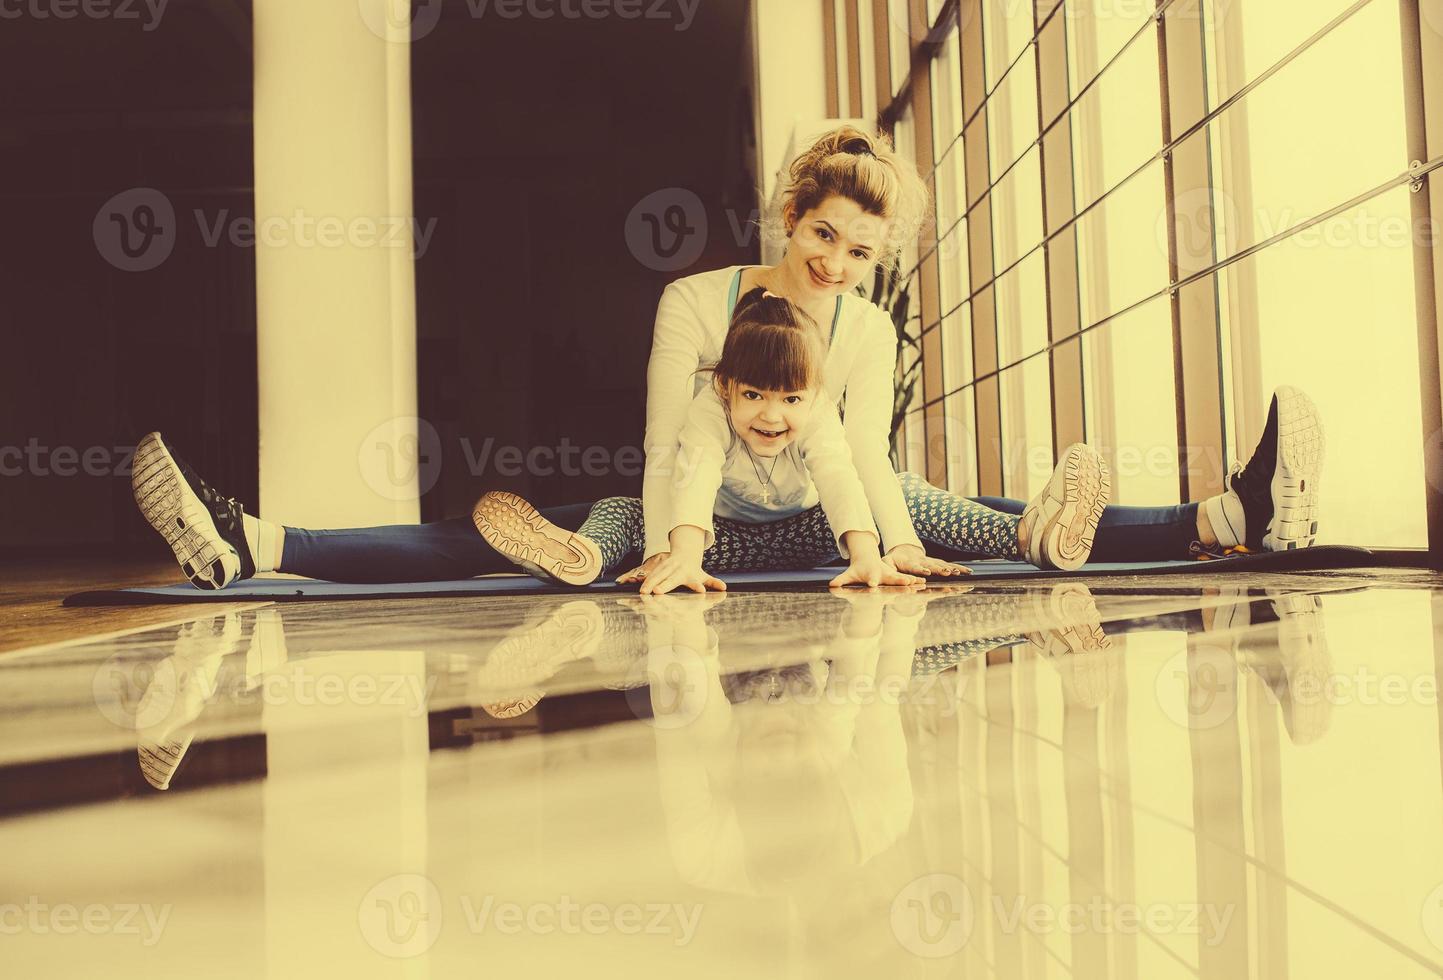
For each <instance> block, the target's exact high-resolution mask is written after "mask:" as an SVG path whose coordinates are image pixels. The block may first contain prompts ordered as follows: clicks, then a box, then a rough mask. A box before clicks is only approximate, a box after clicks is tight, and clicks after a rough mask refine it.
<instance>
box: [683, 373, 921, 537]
mask: <svg viewBox="0 0 1443 980" xmlns="http://www.w3.org/2000/svg"><path fill="white" fill-rule="evenodd" d="M816 396H817V403H816V404H815V405H813V406H812V412H811V416H810V418H809V419H808V421H807V424H806V427H805V428H804V429H803V430H802V431H801V432H800V433H798V434H797V438H796V440H795V441H794V442H792V444H791V445H789V446H787V448H786V449H784V450H782V452H781V453H780V454H779V455H777V456H775V457H772V458H770V459H766V458H761V457H758V456H756V455H754V454H753V453H751V452H749V451H748V449H747V446H746V444H745V443H743V442H742V441H741V440H740V439H738V438H737V436H736V433H735V432H734V431H733V430H732V424H731V420H730V419H729V418H728V416H727V410H726V405H725V404H724V403H723V402H722V399H721V396H720V395H719V394H718V393H717V390H716V387H715V386H714V385H712V384H710V383H708V384H707V385H706V387H705V388H703V389H702V390H701V391H700V392H699V393H698V394H697V396H696V398H694V399H693V400H692V403H691V406H690V407H689V408H688V409H687V412H686V423H685V424H684V425H683V426H682V429H681V432H680V433H679V434H678V436H677V443H678V458H677V465H676V468H675V470H676V472H675V477H674V479H673V481H672V484H671V504H672V515H673V516H672V519H671V521H670V523H669V524H668V525H667V528H666V533H667V535H668V536H669V535H670V534H671V531H672V529H673V528H677V527H681V526H682V525H690V526H692V527H699V528H701V529H702V530H703V531H705V532H706V545H705V547H708V548H710V547H711V545H712V542H713V541H715V540H716V535H715V533H714V529H713V524H712V515H713V514H714V513H715V514H718V515H720V516H722V517H726V518H730V519H731V520H736V521H745V522H747V523H748V524H765V523H769V522H771V521H779V520H782V519H783V518H786V517H792V516H793V515H796V514H800V513H801V512H802V511H804V510H809V509H810V508H812V507H815V506H817V504H818V503H819V502H820V503H821V505H822V512H823V513H825V514H826V515H827V523H828V524H830V525H831V526H832V534H833V535H834V536H835V537H836V539H837V550H838V552H839V553H840V554H841V556H842V557H843V558H848V559H850V558H851V556H850V555H849V554H848V553H847V547H846V544H845V543H844V542H843V535H845V534H846V533H847V532H848V531H865V532H866V533H868V534H872V535H875V534H876V533H877V531H876V525H875V524H874V523H873V521H872V509H871V507H869V506H868V504H867V494H866V492H865V491H864V490H863V489H862V482H861V480H860V479H858V477H857V471H856V468H855V467H854V466H853V465H852V450H851V449H850V448H849V447H848V445H847V436H846V433H845V431H844V430H843V428H842V420H841V419H840V418H839V417H838V416H837V410H836V408H834V407H833V406H832V403H831V402H829V401H827V396H826V395H824V394H823V393H822V392H821V391H818V392H816ZM893 482H894V483H895V482H896V481H895V479H894V480H893Z"/></svg>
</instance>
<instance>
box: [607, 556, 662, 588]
mask: <svg viewBox="0 0 1443 980" xmlns="http://www.w3.org/2000/svg"><path fill="white" fill-rule="evenodd" d="M670 556H671V552H669V551H658V552H657V553H656V554H654V555H652V556H651V557H650V558H648V559H647V560H646V561H644V562H642V563H641V564H640V565H637V566H636V567H635V568H633V569H632V570H631V571H629V572H627V573H626V574H625V575H618V576H617V578H616V584H617V585H634V584H635V583H637V582H641V581H644V580H645V579H646V577H647V576H648V575H650V574H651V573H652V572H654V571H655V570H656V566H658V565H660V564H661V563H662V562H664V561H666V559H667V558H668V557H670Z"/></svg>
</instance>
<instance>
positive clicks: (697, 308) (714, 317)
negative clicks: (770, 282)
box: [642, 266, 921, 557]
mask: <svg viewBox="0 0 1443 980" xmlns="http://www.w3.org/2000/svg"><path fill="white" fill-rule="evenodd" d="M743 268H745V267H744V266H731V267H730V268H726V269H717V270H715V271H713V272H703V273H699V274H698V275H694V276H687V277H686V278H684V279H678V280H677V281H676V282H673V283H672V284H671V285H669V286H667V287H666V290H665V292H663V293H662V297H661V302H660V303H659V304H658V305H657V308H656V326H655V328H654V329H653V332H652V343H651V360H650V361H649V362H648V364H647V379H646V442H645V448H646V471H645V474H644V476H643V480H642V511H643V515H644V518H645V522H646V557H650V556H652V555H654V554H656V553H657V552H661V551H668V550H670V547H671V546H670V544H669V535H670V532H671V528H672V517H673V513H674V510H673V507H672V499H671V498H672V482H673V477H674V473H673V471H674V469H675V465H674V464H675V461H676V450H677V437H678V436H679V435H680V433H681V428H682V426H683V424H684V423H685V421H686V414H687V411H688V407H689V406H690V404H691V402H692V400H693V398H694V396H695V395H696V394H697V393H698V392H699V391H700V390H701V389H702V387H703V386H705V385H707V384H708V383H709V378H710V375H708V374H705V373H703V374H697V373H696V371H697V369H698V368H701V367H710V366H712V365H714V364H716V362H717V361H718V360H719V359H720V358H721V349H722V343H723V341H724V340H725V339H726V335H727V329H728V327H729V326H730V324H731V314H732V306H733V304H734V303H735V301H736V296H735V293H736V289H735V284H736V283H737V282H738V281H739V276H740V274H741V270H742V269H743ZM833 328H834V329H833V333H832V338H831V344H830V346H829V347H828V350H827V356H826V361H825V363H824V364H823V368H822V388H823V391H825V392H826V397H827V399H828V400H829V401H830V402H832V403H833V404H842V403H843V397H844V396H845V404H844V406H843V412H844V414H843V430H844V432H845V433H846V439H847V443H848V445H849V446H850V447H851V450H852V463H853V465H854V466H855V467H856V472H857V476H858V477H859V478H860V480H861V483H862V488H863V491H864V492H865V494H866V498H867V503H868V505H869V506H870V507H871V511H872V518H873V519H874V520H875V521H876V527H877V529H878V530H879V531H881V533H882V550H883V552H884V553H885V552H887V551H890V550H891V549H893V548H895V547H897V546H898V545H901V544H913V545H917V546H919V547H920V546H921V541H920V540H919V539H918V537H917V533H916V531H914V530H913V528H912V519H911V516H910V515H909V514H908V513H907V502H906V500H904V499H903V497H902V488H901V485H900V484H899V483H898V482H897V474H896V471H895V470H893V468H892V461H891V459H890V457H889V455H888V452H889V449H890V441H891V425H892V387H893V384H892V379H893V376H894V373H895V365H896V360H897V334H896V331H895V330H894V329H893V327H892V322H891V320H889V319H888V317H887V314H886V313H885V312H884V311H883V310H881V309H879V308H877V307H876V306H873V305H872V304H871V303H869V302H868V301H867V300H865V299H863V298H862V297H860V296H857V295H855V294H852V293H848V294H846V295H844V296H841V297H840V298H839V299H838V307H837V313H836V318H835V320H834V323H833Z"/></svg>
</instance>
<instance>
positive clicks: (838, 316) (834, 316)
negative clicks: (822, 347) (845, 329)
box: [827, 296, 842, 347]
mask: <svg viewBox="0 0 1443 980" xmlns="http://www.w3.org/2000/svg"><path fill="white" fill-rule="evenodd" d="M841 318H842V297H840V296H838V297H837V311H836V312H835V313H833V314H832V336H831V338H830V339H829V340H828V341H827V346H828V347H830V346H832V344H833V343H835V342H836V340H837V321H838V320H840V319H841Z"/></svg>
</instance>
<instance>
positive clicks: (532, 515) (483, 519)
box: [471, 490, 601, 585]
mask: <svg viewBox="0 0 1443 980" xmlns="http://www.w3.org/2000/svg"><path fill="white" fill-rule="evenodd" d="M471 520H472V522H473V523H474V524H475V525H476V530H478V531H480V532H481V537H483V538H485V539H486V543H487V544H489V545H490V546H491V547H493V548H495V549H496V550H497V551H499V552H500V553H501V554H503V555H505V556H506V557H507V558H509V559H511V560H512V561H513V562H515V563H516V564H517V565H520V566H521V567H522V568H524V569H526V570H527V571H528V572H530V573H531V574H532V575H535V576H536V577H537V578H540V579H544V580H546V581H551V582H560V583H562V584H564V585H590V584H591V583H592V582H594V581H596V577H597V576H598V575H600V574H601V551H600V549H598V548H597V547H596V545H595V543H594V542H592V541H591V540H590V539H588V538H586V537H583V536H582V535H580V534H577V533H575V532H574V531H568V530H566V529H565V528H563V527H557V526H556V525H555V524H552V523H551V522H550V521H548V520H547V519H546V518H544V517H542V516H541V512H540V511H538V510H537V509H536V508H535V507H533V506H531V504H529V503H527V502H526V500H525V499H524V498H523V497H520V496H518V495H516V494H514V493H505V492H503V491H500V490H492V491H491V492H490V493H487V494H484V495H483V496H482V497H481V499H480V500H478V501H476V506H475V507H474V508H472V510H471Z"/></svg>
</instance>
